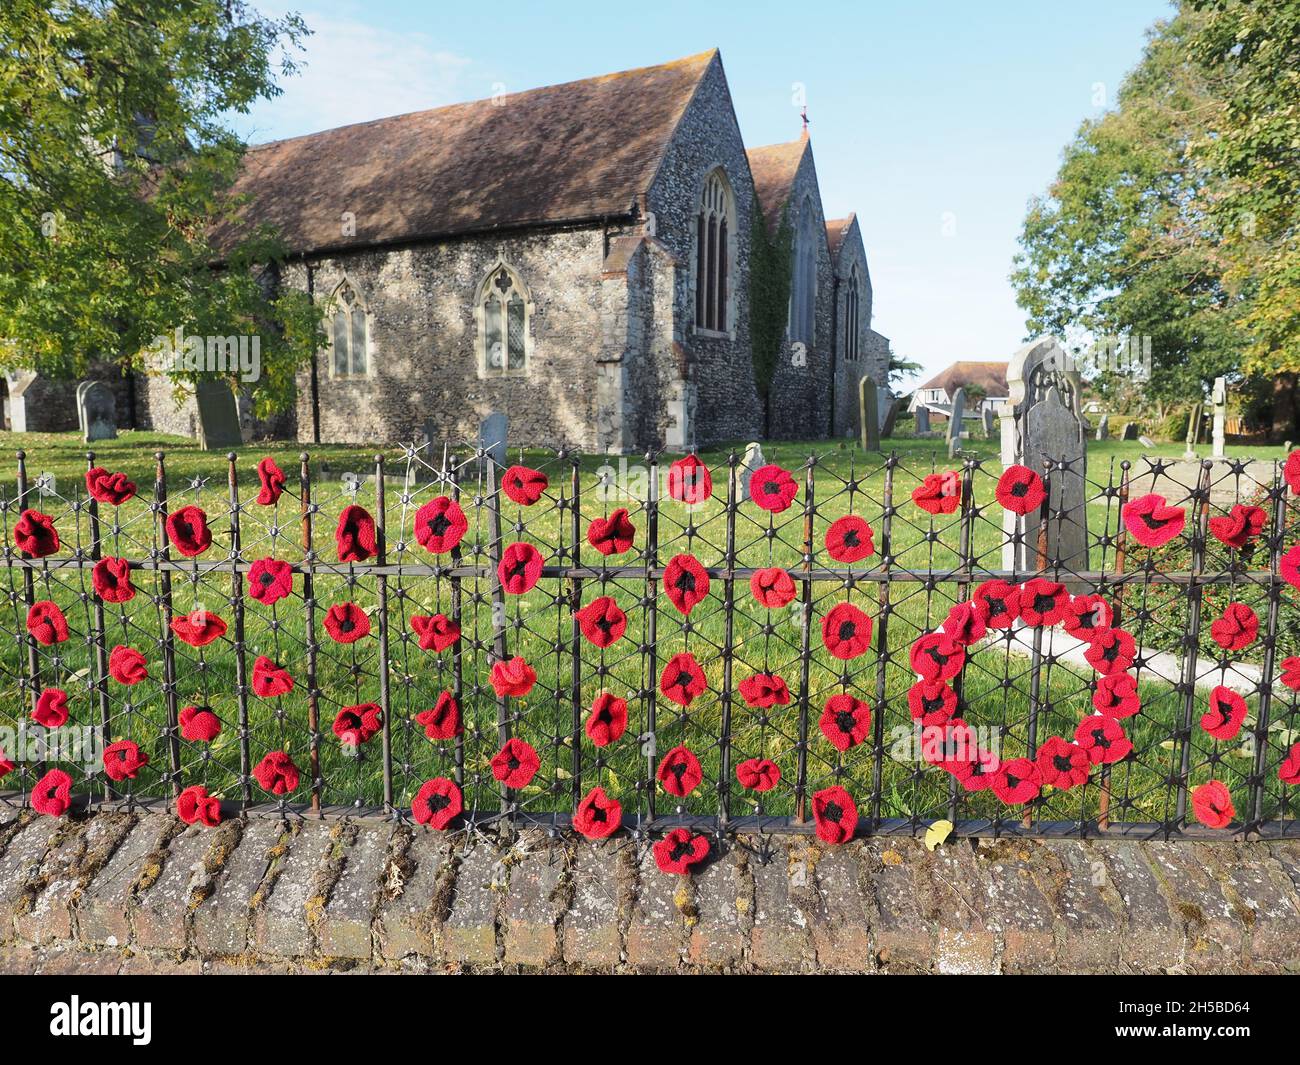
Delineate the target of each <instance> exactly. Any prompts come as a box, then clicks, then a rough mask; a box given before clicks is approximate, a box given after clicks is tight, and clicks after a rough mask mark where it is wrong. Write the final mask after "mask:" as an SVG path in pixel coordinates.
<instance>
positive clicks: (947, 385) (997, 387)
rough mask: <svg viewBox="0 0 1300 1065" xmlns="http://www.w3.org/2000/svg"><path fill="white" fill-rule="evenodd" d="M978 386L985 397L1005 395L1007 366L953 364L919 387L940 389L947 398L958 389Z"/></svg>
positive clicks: (997, 364) (995, 364)
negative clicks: (946, 394) (945, 393)
mask: <svg viewBox="0 0 1300 1065" xmlns="http://www.w3.org/2000/svg"><path fill="white" fill-rule="evenodd" d="M971 385H979V386H980V387H981V388H983V389H984V394H985V395H986V396H994V397H997V396H1005V395H1007V364H1006V363H1005V362H974V361H966V362H954V363H953V364H952V365H951V366H949V367H948V369H946V370H944V371H943V372H942V373H940V374H936V375H935V376H934V377H931V378H930V380H928V381H926V382H925V384H923V385H919V386H918V389H923V388H942V389H943V390H944V391H945V392H947V393H948V395H949V396H951V395H952V394H953V392H954V391H955V390H956V389H958V388H969V387H970V386H971Z"/></svg>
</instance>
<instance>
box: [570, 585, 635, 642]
mask: <svg viewBox="0 0 1300 1065" xmlns="http://www.w3.org/2000/svg"><path fill="white" fill-rule="evenodd" d="M574 617H576V618H577V619H578V628H579V629H581V630H582V635H583V636H585V637H586V638H587V639H588V640H589V641H591V642H592V643H594V644H595V645H596V646H597V647H608V646H609V645H610V644H612V643H614V642H615V641H616V640H620V639H622V638H623V633H625V632H626V631H627V615H626V614H624V613H623V611H622V610H621V609H620V608H619V605H618V603H616V602H615V601H614V597H613V596H609V595H602V596H598V597H596V598H595V599H593V600H592V601H591V602H590V603H588V604H587V605H586V606H584V607H583V608H582V609H581V610H579V611H578V612H577V613H576V614H575V615H574Z"/></svg>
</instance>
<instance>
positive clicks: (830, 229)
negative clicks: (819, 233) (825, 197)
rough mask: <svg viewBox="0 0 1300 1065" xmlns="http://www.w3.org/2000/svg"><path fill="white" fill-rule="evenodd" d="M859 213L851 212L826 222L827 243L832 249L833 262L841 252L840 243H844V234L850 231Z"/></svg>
mask: <svg viewBox="0 0 1300 1065" xmlns="http://www.w3.org/2000/svg"><path fill="white" fill-rule="evenodd" d="M856 217H857V215H854V214H850V215H849V216H848V217H847V218H832V219H830V220H829V221H827V223H826V243H827V245H829V247H830V250H831V262H835V260H836V258H837V257H838V256H839V254H840V245H841V244H843V243H844V234H845V233H847V232H848V231H849V227H850V226H852V225H853V220H854V219H855V218H856Z"/></svg>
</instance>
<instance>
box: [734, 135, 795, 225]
mask: <svg viewBox="0 0 1300 1065" xmlns="http://www.w3.org/2000/svg"><path fill="white" fill-rule="evenodd" d="M807 148H808V138H807V136H806V135H805V136H801V137H800V138H799V139H798V140H793V141H788V142H787V143H785V144H767V145H764V146H763V147H762V148H750V149H749V150H748V151H747V152H746V153H745V154H746V155H748V156H749V170H750V173H751V174H753V175H754V193H755V195H756V196H758V205H759V207H761V208H762V209H763V217H764V218H765V219H767V224H768V225H769V226H772V227H775V226H776V224H777V223H778V222H779V221H780V219H781V209H782V208H783V207H785V205H786V201H787V200H789V199H790V190H791V189H792V188H794V179H795V175H796V174H797V173H798V172H799V163H800V162H801V161H802V160H803V153H804V152H805V151H806V150H807Z"/></svg>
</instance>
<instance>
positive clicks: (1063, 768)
mask: <svg viewBox="0 0 1300 1065" xmlns="http://www.w3.org/2000/svg"><path fill="white" fill-rule="evenodd" d="M1034 762H1035V764H1036V765H1037V766H1038V776H1039V779H1040V780H1041V781H1042V782H1043V783H1044V784H1047V785H1050V786H1051V787H1053V788H1060V789H1061V790H1062V791H1068V790H1069V789H1070V788H1073V787H1075V786H1076V785H1078V784H1082V783H1083V782H1084V781H1085V780H1087V779H1088V771H1089V770H1090V769H1091V768H1092V762H1091V760H1090V759H1089V757H1088V752H1087V751H1085V750H1084V749H1083V748H1082V747H1080V746H1079V745H1078V744H1074V743H1070V742H1069V741H1067V740H1063V739H1061V737H1060V736H1048V737H1047V739H1046V740H1044V741H1043V745H1042V746H1041V747H1039V748H1038V755H1037V757H1036V758H1035V759H1034Z"/></svg>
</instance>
